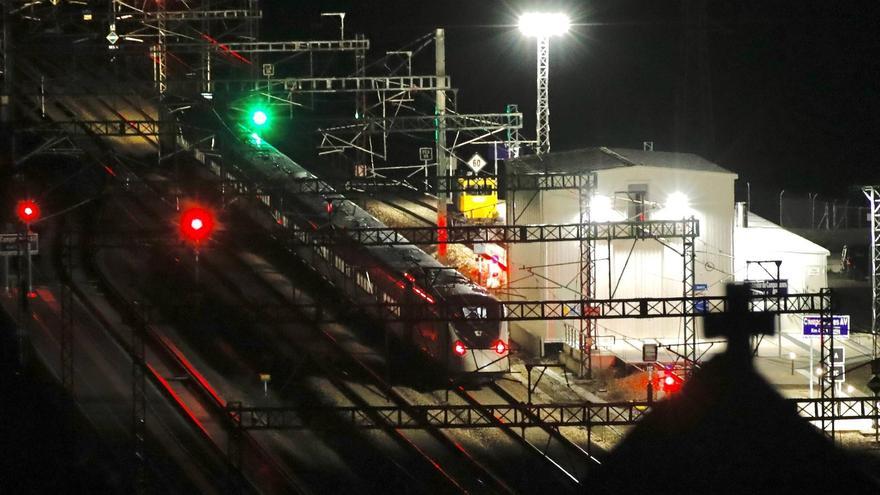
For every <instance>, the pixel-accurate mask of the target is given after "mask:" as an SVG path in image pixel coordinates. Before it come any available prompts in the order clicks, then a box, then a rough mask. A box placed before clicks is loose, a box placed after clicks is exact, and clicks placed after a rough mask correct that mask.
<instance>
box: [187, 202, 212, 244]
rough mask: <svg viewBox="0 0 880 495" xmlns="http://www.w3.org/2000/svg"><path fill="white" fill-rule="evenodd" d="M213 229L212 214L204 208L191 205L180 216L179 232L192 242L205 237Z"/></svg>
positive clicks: (199, 240)
mask: <svg viewBox="0 0 880 495" xmlns="http://www.w3.org/2000/svg"><path fill="white" fill-rule="evenodd" d="M213 230H214V215H213V214H212V213H211V212H210V211H208V210H207V209H205V208H201V207H193V208H189V209H187V210H185V211H184V212H183V214H182V215H181V216H180V232H181V234H183V237H184V238H185V239H187V240H189V241H192V242H196V243H198V242H201V241H203V240H205V239H207V238H208V237H209V236H210V235H211V232H212V231H213Z"/></svg>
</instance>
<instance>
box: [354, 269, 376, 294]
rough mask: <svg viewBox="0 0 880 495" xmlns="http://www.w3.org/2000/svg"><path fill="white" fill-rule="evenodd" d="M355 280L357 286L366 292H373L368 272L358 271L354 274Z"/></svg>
mask: <svg viewBox="0 0 880 495" xmlns="http://www.w3.org/2000/svg"><path fill="white" fill-rule="evenodd" d="M355 280H357V284H358V287H360V288H361V289H363V290H364V291H365V292H366V293H367V294H373V291H374V289H373V281H372V280H370V274H368V273H366V272H358V273H357V275H355Z"/></svg>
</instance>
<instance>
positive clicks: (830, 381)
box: [818, 289, 836, 439]
mask: <svg viewBox="0 0 880 495" xmlns="http://www.w3.org/2000/svg"><path fill="white" fill-rule="evenodd" d="M820 295H821V297H822V299H823V301H822V306H821V308H820V310H819V311H818V313H819V334H820V337H819V347H820V349H821V351H820V355H819V360H820V361H821V363H822V367H821V369H822V373H821V375H820V376H819V388H820V389H821V392H822V397H821V399H822V403H821V408H822V421H821V425H822V431H824V432H825V433H826V434H828V435H829V436H830V437H831V438H832V439H833V438H834V422H833V421H830V420H828V419H827V418H829V417H831V416H832V415H833V414H834V410H833V408H834V390H835V388H836V376H835V374H834V372H833V370H834V357H833V356H834V354H833V353H834V329H833V327H834V324H833V320H832V314H833V308H832V304H831V289H822V292H821V293H820Z"/></svg>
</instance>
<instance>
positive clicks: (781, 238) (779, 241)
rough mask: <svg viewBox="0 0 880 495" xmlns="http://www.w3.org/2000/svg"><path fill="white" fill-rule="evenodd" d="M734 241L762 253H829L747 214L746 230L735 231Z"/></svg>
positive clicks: (764, 219) (785, 230)
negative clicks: (741, 242)
mask: <svg viewBox="0 0 880 495" xmlns="http://www.w3.org/2000/svg"><path fill="white" fill-rule="evenodd" d="M734 237H735V240H736V241H743V242H750V243H751V245H753V246H755V247H756V249H759V250H760V251H761V252H763V253H769V252H775V253H779V252H785V253H793V254H816V255H820V256H830V255H831V252H830V251H828V250H827V249H825V248H824V247H822V246H820V245H818V244H816V243H815V242H812V241H810V240H808V239H806V238H804V237H801V236H799V235H797V234H795V233H794V232H792V231H790V230H787V229H785V228H783V227H780V226H779V225H777V224H775V223H773V222H771V221H770V220H767V219H766V218H763V217H760V216H758V215H756V214H754V213H752V212H749V226H748V228H745V229H744V228H740V227H738V228H737V229H736V232H735V234H734Z"/></svg>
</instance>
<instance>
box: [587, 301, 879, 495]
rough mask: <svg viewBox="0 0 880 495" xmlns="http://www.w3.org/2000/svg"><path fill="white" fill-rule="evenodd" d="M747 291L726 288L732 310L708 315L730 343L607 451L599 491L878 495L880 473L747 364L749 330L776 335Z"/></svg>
mask: <svg viewBox="0 0 880 495" xmlns="http://www.w3.org/2000/svg"><path fill="white" fill-rule="evenodd" d="M749 293H750V289H749V287H748V286H746V285H729V286H728V298H729V303H728V312H727V313H724V314H719V315H711V316H708V317H706V320H705V326H706V334H707V335H713V334H714V335H718V336H725V337H727V339H728V349H727V351H726V352H725V353H724V354H722V355H719V356H717V357H715V358H713V359H712V360H710V361H708V362H707V363H705V364H704V365H703V366H702V367H701V368H700V369H699V370H697V371H696V373H695V374H694V376H693V378H692V379H691V380H690V381H688V382H687V383H686V384H685V386H684V388H683V389H682V391H681V393H680V394H679V395H678V396H677V397H675V398H672V399H670V400H667V401H663V402H658V403H657V404H656V405H655V407H654V409H653V410H652V411H651V413H650V414H649V415H647V416H646V417H645V419H644V420H643V421H641V422H640V423H639V424H638V425H637V426H636V427H634V428H633V430H632V431H631V432H630V434H629V435H628V436H627V437H626V438H625V439H624V440H623V441H622V442H621V443H620V444H619V445H618V446H617V448H615V449H614V450H613V451H612V452H611V453H610V454H609V455H608V457H607V458H606V459H605V460H604V461H603V462H604V465H603V467H602V469H601V471H600V473H599V475H598V483H597V486H596V487H595V488H597V489H598V490H599V491H598V493H620V494H631V493H655V494H656V493H742V494H751V493H797V494H805V493H809V494H811V493H825V494H836V493H841V494H843V493H845V494H847V495H851V494H856V493H859V494H861V493H866V494H867V493H871V494H880V482H878V475H880V473H868V471H867V470H866V469H864V468H863V467H862V466H861V465H860V464H859V463H860V462H861V460H860V459H858V458H856V457H855V456H851V455H850V454H848V453H846V452H845V451H843V450H841V449H838V448H836V447H835V446H834V445H833V444H832V443H831V441H830V440H829V439H828V438H826V436H825V435H824V434H823V433H822V432H821V431H820V430H819V429H817V428H815V427H814V426H812V425H811V424H810V423H808V422H807V421H805V420H804V419H803V418H801V417H800V416H799V415H798V414H797V411H796V410H795V408H794V407H793V406H792V405H791V404H789V403H787V402H786V401H785V400H783V398H782V396H780V395H779V393H777V392H776V390H774V389H773V387H772V386H771V385H770V384H768V383H767V382H766V381H765V380H764V378H763V377H761V376H760V375H759V374H758V373H757V371H756V370H755V369H754V367H753V366H752V361H751V353H750V349H749V336H750V335H754V334H756V333H763V334H772V333H773V321H772V316H770V315H768V314H764V315H762V314H760V313H749V312H748V311H747V308H748V306H747V304H748V297H749ZM590 492H591V493H596V492H595V491H593V490H591V491H590Z"/></svg>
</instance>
